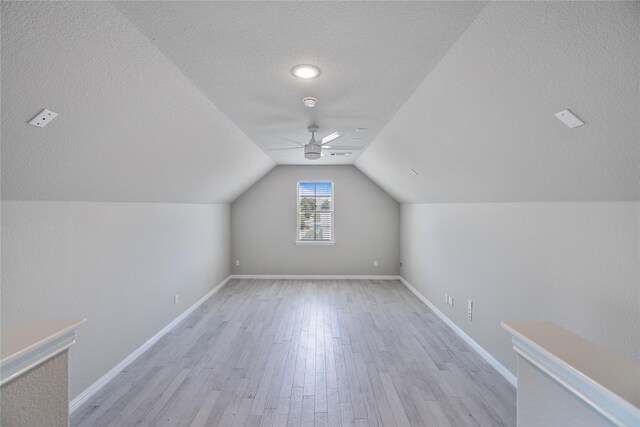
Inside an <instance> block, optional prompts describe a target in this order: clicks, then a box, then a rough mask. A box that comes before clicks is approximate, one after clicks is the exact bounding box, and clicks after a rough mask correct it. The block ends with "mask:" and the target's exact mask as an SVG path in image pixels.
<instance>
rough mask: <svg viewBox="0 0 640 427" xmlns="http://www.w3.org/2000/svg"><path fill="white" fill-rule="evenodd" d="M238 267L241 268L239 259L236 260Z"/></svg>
mask: <svg viewBox="0 0 640 427" xmlns="http://www.w3.org/2000/svg"><path fill="white" fill-rule="evenodd" d="M236 267H240V260H239V259H237V260H236Z"/></svg>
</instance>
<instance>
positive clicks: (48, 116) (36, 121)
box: [29, 108, 58, 128]
mask: <svg viewBox="0 0 640 427" xmlns="http://www.w3.org/2000/svg"><path fill="white" fill-rule="evenodd" d="M57 115H58V113H54V112H53V111H51V110H47V109H46V108H45V109H44V110H42V111H40V112H39V113H38V115H37V116H35V117H34V118H33V119H31V120H30V121H29V124H30V125H33V126H38V127H39V128H43V127H45V126H46V125H48V124H49V122H50V121H51V120H53V119H55V118H56V116H57Z"/></svg>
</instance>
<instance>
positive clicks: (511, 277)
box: [400, 202, 640, 372]
mask: <svg viewBox="0 0 640 427" xmlns="http://www.w3.org/2000/svg"><path fill="white" fill-rule="evenodd" d="M401 222H402V238H401V254H400V259H401V261H402V263H403V266H402V268H401V269H400V270H401V274H402V276H403V277H404V278H405V279H407V280H408V281H409V282H410V283H411V284H412V285H413V286H414V287H415V288H416V289H418V290H419V291H420V292H421V293H422V294H423V295H424V296H426V297H427V298H428V299H429V300H430V301H431V302H433V303H434V304H435V305H436V306H437V307H438V308H439V309H440V310H441V311H442V312H443V313H444V314H445V315H447V316H448V317H449V318H450V319H451V320H453V321H454V322H455V323H456V324H457V325H458V326H460V327H461V328H462V329H463V330H464V331H465V332H466V333H467V334H469V335H470V336H471V338H473V339H474V340H476V341H477V342H478V343H479V344H480V345H481V346H482V347H484V348H485V349H486V350H487V351H488V352H489V353H491V354H492V355H493V356H494V357H495V358H496V359H498V361H500V362H501V363H502V364H503V365H505V366H506V367H507V368H509V369H510V370H511V371H512V372H515V368H516V363H515V362H516V358H515V353H514V351H513V349H512V346H511V336H510V335H509V334H508V333H507V332H506V331H504V330H503V329H502V328H501V327H500V321H502V320H549V321H552V322H554V323H556V324H558V325H560V326H562V327H563V328H566V329H568V330H570V331H571V332H574V333H575V334H578V335H580V336H582V337H584V338H586V339H588V340H590V341H592V342H594V343H596V344H598V345H601V346H603V347H605V348H607V349H608V350H609V351H611V352H612V353H614V354H617V355H618V356H621V357H622V358H625V359H627V360H629V361H631V362H632V363H635V364H637V365H640V335H638V330H640V311H639V310H638V301H640V287H639V286H638V284H639V283H640V248H639V246H640V203H634V202H616V203H613V202H611V203H489V204H442V205H441V204H415V205H414V204H407V205H404V204H403V205H402V207H401ZM445 292H446V293H448V294H449V295H452V296H453V298H454V306H453V307H451V306H448V305H446V304H445V303H444V294H445ZM467 299H472V300H473V303H474V306H473V321H472V322H469V321H468V320H467V318H466V313H467Z"/></svg>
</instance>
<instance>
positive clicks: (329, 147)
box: [322, 145, 364, 151]
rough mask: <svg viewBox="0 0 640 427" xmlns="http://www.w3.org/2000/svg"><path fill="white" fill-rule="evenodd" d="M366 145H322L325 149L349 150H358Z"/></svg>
mask: <svg viewBox="0 0 640 427" xmlns="http://www.w3.org/2000/svg"><path fill="white" fill-rule="evenodd" d="M363 148H364V147H362V146H355V145H335V146H334V145H330V146H324V147H322V149H323V150H349V151H356V150H362V149H363Z"/></svg>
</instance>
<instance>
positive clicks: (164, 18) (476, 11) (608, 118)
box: [1, 2, 640, 203]
mask: <svg viewBox="0 0 640 427" xmlns="http://www.w3.org/2000/svg"><path fill="white" fill-rule="evenodd" d="M143 3H145V2H142V3H136V4H130V3H122V4H118V5H116V6H114V5H113V4H109V3H104V2H15V3H14V2H2V92H1V94H2V103H3V108H2V135H1V136H2V198H4V199H24V200H91V201H124V202H192V203H209V202H228V201H231V200H234V199H235V198H236V197H237V196H238V195H239V194H241V193H242V192H243V191H244V190H245V189H246V188H248V187H249V186H251V185H252V184H253V183H254V182H255V181H256V180H258V179H259V178H260V177H261V176H263V175H264V174H265V173H266V172H267V171H268V170H270V169H271V168H272V167H273V166H274V164H275V163H276V162H278V163H300V161H298V160H296V159H299V157H298V156H300V157H301V155H299V154H297V153H296V154H293V153H291V155H290V156H295V158H294V157H290V156H289V155H287V154H282V156H280V154H275V153H269V155H267V154H265V152H269V147H275V146H276V144H282V145H277V146H283V147H286V146H292V145H293V144H292V141H294V142H295V141H300V140H305V138H306V137H307V135H306V132H305V130H304V127H305V126H306V125H307V124H309V122H311V121H316V122H318V123H317V124H319V125H320V126H321V128H322V130H321V132H320V133H321V134H323V130H325V133H326V132H328V131H329V130H334V128H339V129H338V130H343V131H345V132H346V133H347V136H346V137H344V138H343V140H342V141H341V142H340V143H342V144H345V143H347V144H352V143H351V141H350V137H351V136H353V134H352V132H353V128H354V127H355V126H361V125H364V126H366V127H369V128H370V131H369V132H367V134H366V135H365V136H364V139H363V141H361V143H362V144H363V145H367V144H369V143H370V145H369V147H368V148H367V150H366V151H364V153H363V154H362V155H361V156H360V157H359V158H358V159H357V161H356V166H357V167H358V168H359V169H361V170H362V171H363V172H364V173H366V174H367V175H368V176H369V177H370V178H371V179H373V180H374V181H375V182H377V183H378V184H379V185H381V186H382V187H383V188H384V189H385V190H387V191H388V192H389V193H390V194H391V195H392V196H393V197H395V198H396V199H397V200H398V201H401V202H491V201H598V200H638V199H640V156H639V149H640V142H639V141H640V117H639V112H640V105H639V104H640V103H639V97H640V82H639V79H640V73H638V70H639V69H640V59H639V55H640V53H639V52H640V51H639V49H638V45H639V44H640V3H638V2H555V3H554V2H491V3H489V4H488V5H487V3H486V2H426V3H420V2H304V3H302V4H295V3H288V2H285V3H280V2H231V3H229V2H222V3H217V2H214V3H209V2H149V3H148V4H147V6H145V5H144V4H143ZM203 8H205V9H206V8H210V10H209V9H207V10H209V12H207V13H208V14H207V13H205V12H203V10H204V9H203ZM211 8H213V9H211ZM211 10H213V11H214V12H216V13H213V15H211ZM217 12H219V13H220V14H219V16H218V15H217ZM123 13H124V15H123ZM125 15H126V17H125ZM200 15H202V16H200ZM203 18H204V19H203ZM210 20H212V21H210ZM207 22H212V24H211V25H210V26H207V25H206V24H207ZM213 24H215V25H213ZM287 25H288V27H285V26H287ZM207 31H211V32H207ZM182 33H184V34H182ZM207 38H210V40H207ZM292 40H293V41H297V42H293V41H292ZM207 46H210V47H211V49H210V50H209V51H207V50H206V48H207ZM189 49H190V50H189ZM234 52H235V54H234ZM187 54H188V55H187ZM307 61H310V62H314V63H317V64H318V65H319V66H320V67H321V69H322V70H323V74H322V75H321V77H322V78H321V79H320V80H317V81H316V82H315V83H312V84H307V83H309V82H304V83H303V82H299V81H295V80H292V77H291V76H290V75H289V74H288V73H289V70H290V67H291V66H293V65H295V64H296V63H299V62H307ZM276 63H277V64H279V65H277V64H276ZM243 67H247V68H249V69H251V70H250V71H251V72H248V71H246V70H244V69H243ZM278 67H279V68H278ZM254 69H255V70H254ZM248 75H253V76H254V77H253V79H251V78H250V79H248V80H247V76H248ZM285 80H286V82H285ZM245 82H246V88H244V86H245ZM292 82H293V83H292ZM416 88H417V89H416ZM303 94H304V95H316V96H317V97H318V98H320V102H319V104H318V107H317V109H316V110H313V111H310V110H306V109H304V107H302V104H301V103H300V100H299V98H301V96H302V95H303ZM407 98H408V99H407ZM44 107H46V108H49V109H51V110H54V111H56V112H58V113H60V116H59V117H58V118H56V119H55V121H54V122H52V123H51V124H50V125H48V126H47V127H46V128H43V129H40V128H36V127H32V126H29V125H27V124H26V122H27V121H28V120H29V119H30V118H31V117H33V116H34V115H35V114H36V113H37V112H38V111H39V110H40V109H41V108H44ZM565 108H570V109H572V110H573V111H574V112H575V113H576V114H577V115H578V116H579V117H581V118H582V119H583V120H584V121H585V122H586V125H585V126H583V127H580V128H576V129H569V128H567V127H565V126H564V125H563V124H562V123H561V122H559V121H558V120H557V119H556V118H555V117H554V116H553V114H554V113H556V112H558V111H560V110H563V109H565ZM394 112H395V113H394ZM394 114H395V115H394ZM385 124H386V126H385ZM301 127H302V129H300V128H301ZM349 129H351V130H349ZM349 132H351V134H350V133H349ZM371 141H373V142H371ZM254 143H255V144H254ZM256 144H258V145H260V146H261V147H262V148H263V149H264V150H265V151H263V150H261V149H260V148H258V146H257V145H256ZM269 156H271V158H270V157H269ZM274 159H275V160H276V161H274ZM354 160H355V156H354V157H351V158H349V159H344V160H339V161H338V160H335V162H337V163H340V162H347V163H348V162H353V161H354ZM320 162H330V161H325V160H321V161H320ZM409 168H413V169H414V170H416V171H417V172H418V175H417V176H414V175H413V174H411V173H410V172H409Z"/></svg>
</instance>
